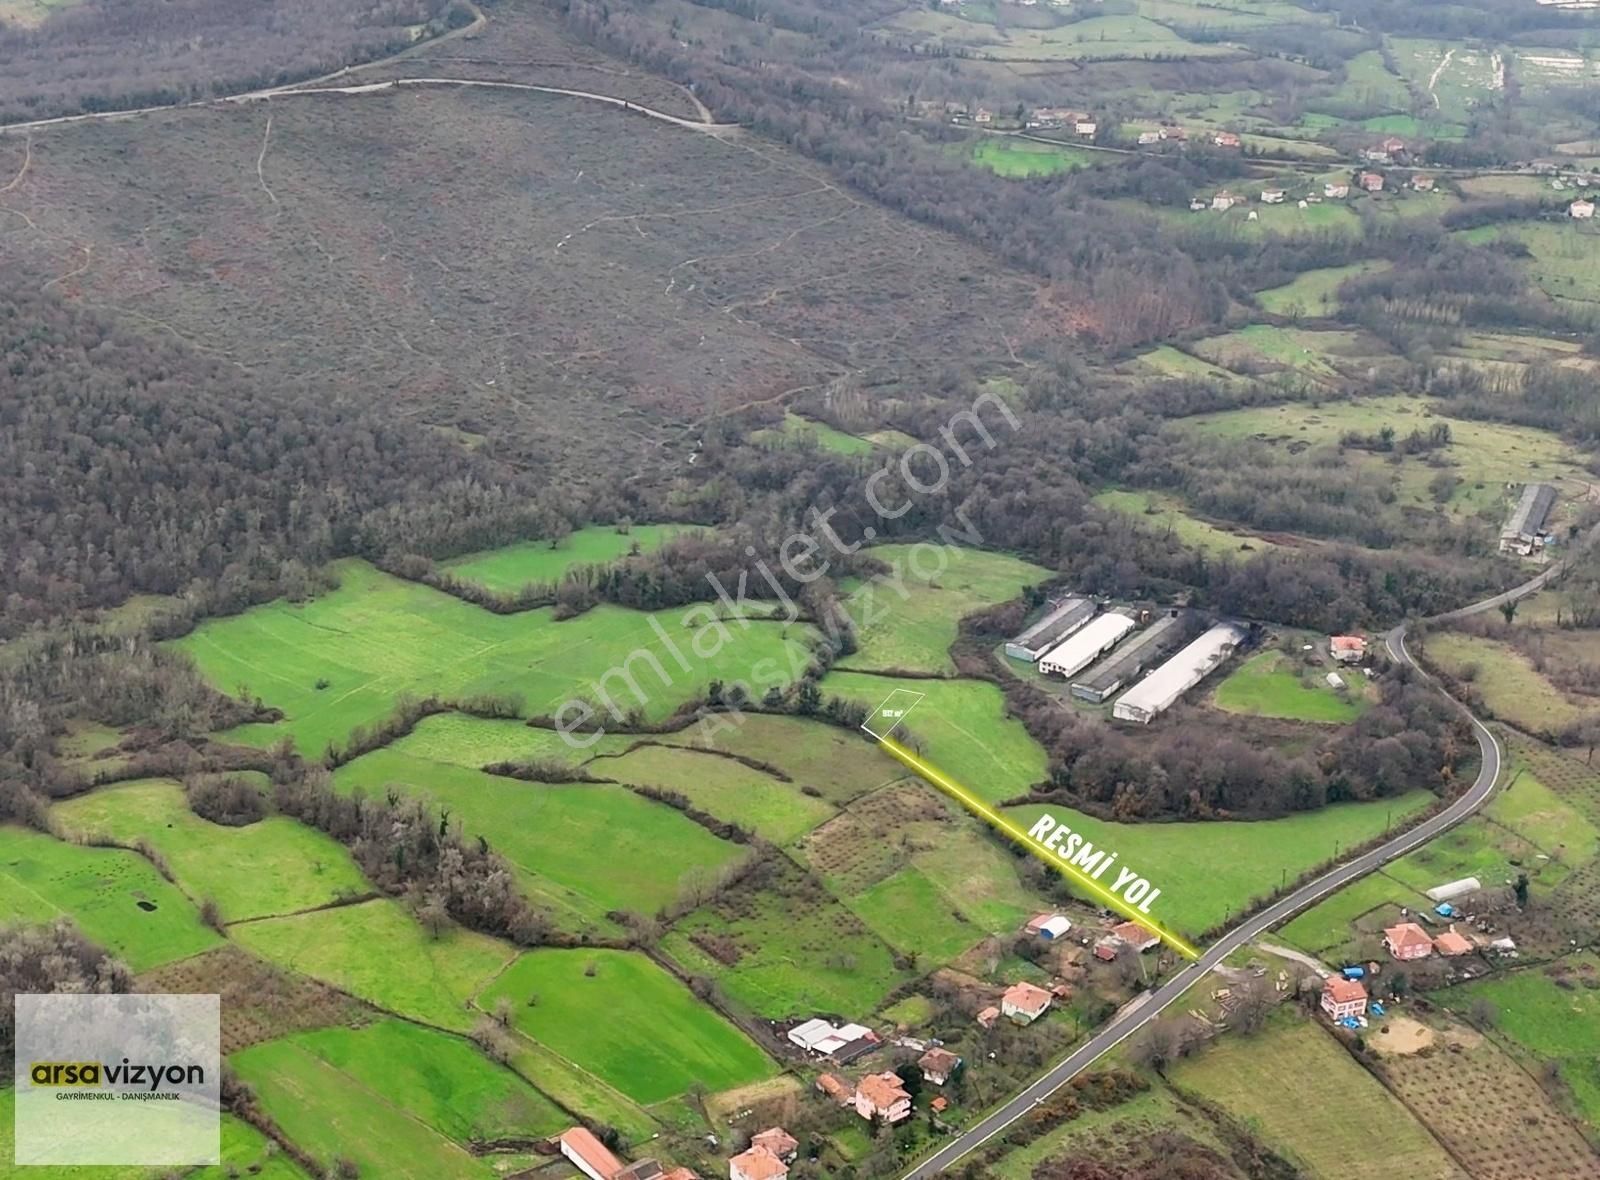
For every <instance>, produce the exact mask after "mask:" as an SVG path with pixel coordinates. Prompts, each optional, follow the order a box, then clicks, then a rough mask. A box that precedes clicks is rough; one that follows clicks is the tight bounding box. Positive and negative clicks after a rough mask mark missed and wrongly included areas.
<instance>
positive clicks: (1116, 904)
mask: <svg viewBox="0 0 1600 1180" xmlns="http://www.w3.org/2000/svg"><path fill="white" fill-rule="evenodd" d="M869 732H870V731H869ZM873 736H875V737H876V736H877V735H875V734H874V735H873ZM878 744H879V745H880V746H882V747H883V748H884V749H885V750H887V751H888V752H889V753H890V755H892V756H893V757H894V758H895V760H896V761H898V762H900V763H902V764H903V765H904V766H906V767H908V768H909V769H910V770H912V771H914V772H915V773H916V774H919V775H921V776H922V777H923V778H925V779H927V780H928V781H929V782H930V783H932V784H933V785H934V786H936V787H938V788H939V789H940V790H941V791H943V792H944V793H945V794H947V795H949V796H950V797H951V798H952V799H954V800H955V801H956V802H957V803H960V804H961V805H962V806H963V807H965V808H966V809H967V810H968V811H970V812H972V813H973V814H974V815H976V816H977V817H978V818H979V819H982V820H984V821H986V822H987V823H989V824H990V825H992V826H993V827H995V828H998V829H999V830H1000V831H1002V832H1004V833H1005V834H1006V835H1008V836H1010V837H1011V838H1012V839H1013V840H1015V841H1016V842H1017V843H1019V844H1021V845H1022V846H1023V847H1024V848H1026V849H1027V850H1028V851H1029V852H1031V853H1033V854H1034V855H1035V856H1037V857H1038V858H1039V859H1040V860H1042V861H1044V863H1045V864H1047V865H1049V866H1051V867H1052V868H1055V869H1059V870H1060V871H1061V872H1063V873H1065V874H1066V875H1067V876H1068V877H1069V878H1071V879H1072V882H1073V883H1074V884H1075V885H1078V886H1080V887H1081V888H1082V889H1083V890H1084V891H1085V892H1087V893H1088V894H1089V895H1090V896H1091V897H1093V898H1094V899H1095V900H1097V901H1100V902H1103V903H1104V904H1105V905H1106V906H1108V907H1109V908H1111V909H1113V910H1116V911H1117V913H1119V914H1122V915H1124V916H1125V917H1128V918H1130V919H1132V920H1133V921H1135V922H1137V923H1139V925H1141V926H1144V927H1146V928H1147V929H1149V930H1152V931H1154V932H1155V933H1156V934H1159V935H1160V936H1161V939H1162V941H1163V942H1165V943H1166V944H1167V945H1168V946H1170V947H1171V948H1172V949H1173V950H1175V951H1177V952H1178V953H1179V954H1181V955H1184V956H1186V957H1188V958H1191V959H1198V958H1199V957H1200V952H1199V951H1197V950H1195V948H1194V947H1192V946H1190V945H1189V944H1188V943H1187V942H1185V941H1184V940H1183V939H1181V938H1179V937H1178V936H1177V935H1176V934H1174V933H1172V931H1170V930H1168V929H1166V928H1165V927H1164V926H1162V925H1161V924H1160V923H1159V922H1155V921H1152V920H1151V918H1150V916H1149V915H1148V914H1141V913H1140V912H1139V911H1138V910H1137V909H1135V908H1134V907H1133V906H1132V905H1131V904H1130V903H1128V902H1126V901H1124V900H1123V899H1122V898H1120V897H1118V896H1117V895H1116V894H1115V893H1112V892H1111V890H1109V889H1107V888H1106V887H1105V886H1104V885H1102V884H1100V882H1098V881H1096V880H1095V879H1094V878H1093V877H1091V876H1089V875H1088V874H1087V873H1085V872H1084V871H1083V870H1082V869H1080V868H1077V867H1076V866H1074V865H1070V864H1067V863H1066V862H1065V861H1063V860H1061V859H1060V858H1059V857H1055V856H1051V855H1050V853H1049V852H1047V851H1046V850H1045V849H1044V848H1042V847H1040V846H1039V844H1038V843H1037V842H1036V841H1034V840H1032V839H1030V838H1029V836H1028V833H1027V832H1025V831H1023V830H1022V829H1021V828H1020V827H1018V826H1017V825H1016V824H1015V823H1014V822H1013V821H1012V820H1010V819H1008V818H1007V817H1006V816H1004V815H1002V814H1001V813H1000V812H998V811H996V810H995V809H994V808H992V807H990V806H989V805H988V804H987V803H985V802H984V801H983V800H982V799H979V798H978V797H977V796H976V795H974V794H973V793H972V792H971V791H968V790H967V789H966V788H965V787H963V786H962V785H961V784H960V783H958V782H956V781H955V780H954V779H952V778H951V777H950V776H949V775H947V774H945V773H944V771H942V770H940V769H938V768H937V767H935V766H930V765H929V764H928V763H927V762H925V761H924V760H923V759H921V758H919V757H917V755H915V754H913V753H912V752H911V751H910V750H908V749H906V748H905V747H904V746H902V745H901V744H900V743H899V742H897V741H895V740H894V739H893V738H892V737H880V738H878Z"/></svg>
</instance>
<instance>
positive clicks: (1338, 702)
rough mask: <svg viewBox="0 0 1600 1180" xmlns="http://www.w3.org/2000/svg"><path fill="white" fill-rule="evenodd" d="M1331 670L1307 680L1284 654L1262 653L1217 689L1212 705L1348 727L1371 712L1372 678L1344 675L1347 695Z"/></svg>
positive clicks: (1354, 673)
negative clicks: (1332, 681) (1332, 682)
mask: <svg viewBox="0 0 1600 1180" xmlns="http://www.w3.org/2000/svg"><path fill="white" fill-rule="evenodd" d="M1325 671H1326V669H1316V670H1312V671H1311V672H1309V673H1308V675H1309V677H1310V681H1311V682H1310V683H1307V677H1306V676H1305V675H1302V673H1301V671H1300V670H1299V669H1297V668H1295V667H1294V664H1293V661H1292V660H1290V659H1289V657H1288V656H1286V655H1284V653H1283V652H1281V651H1263V652H1257V653H1256V654H1255V655H1253V656H1251V657H1250V658H1249V659H1248V660H1246V661H1245V662H1244V663H1243V664H1242V665H1241V666H1240V667H1239V668H1238V669H1237V670H1236V671H1235V672H1234V673H1233V674H1232V675H1230V676H1228V677H1227V679H1225V680H1223V681H1222V683H1220V684H1218V685H1217V688H1216V692H1215V694H1214V695H1213V697H1212V702H1213V703H1214V704H1215V705H1216V706H1217V707H1218V708H1219V709H1226V710H1227V711H1228V712H1230V713H1249V714H1252V715H1253V716H1256V717H1280V718H1285V719H1287V720H1290V721H1316V722H1321V723H1324V724H1328V725H1343V724H1345V723H1347V722H1350V721H1354V720H1355V719H1356V718H1357V717H1359V716H1361V714H1362V713H1364V712H1365V711H1366V706H1367V700H1366V697H1365V695H1364V693H1365V689H1366V678H1365V677H1363V676H1362V675H1361V673H1360V672H1359V671H1346V672H1343V673H1341V676H1342V677H1343V678H1344V681H1345V683H1346V684H1347V685H1348V686H1349V688H1348V690H1347V691H1346V692H1345V693H1343V694H1341V693H1340V692H1339V691H1338V690H1336V689H1333V688H1330V687H1329V686H1328V685H1327V683H1326V682H1325V681H1324V680H1323V675H1324V673H1325Z"/></svg>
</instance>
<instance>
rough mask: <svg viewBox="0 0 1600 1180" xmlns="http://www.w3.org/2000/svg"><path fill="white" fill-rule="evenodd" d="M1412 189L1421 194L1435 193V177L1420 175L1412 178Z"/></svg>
mask: <svg viewBox="0 0 1600 1180" xmlns="http://www.w3.org/2000/svg"><path fill="white" fill-rule="evenodd" d="M1411 187H1412V188H1413V189H1415V190H1416V191H1417V192H1419V193H1431V192H1432V191H1433V177H1431V176H1422V175H1420V174H1419V175H1417V176H1413V177H1412V178H1411Z"/></svg>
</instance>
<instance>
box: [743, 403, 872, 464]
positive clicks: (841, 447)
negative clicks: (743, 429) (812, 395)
mask: <svg viewBox="0 0 1600 1180" xmlns="http://www.w3.org/2000/svg"><path fill="white" fill-rule="evenodd" d="M750 437H751V439H752V440H754V441H755V442H758V443H762V444H765V445H767V446H777V447H804V448H812V449H821V450H824V451H832V452H833V453H834V454H835V455H870V454H871V453H872V451H873V444H872V443H871V442H870V441H869V440H867V439H864V438H860V437H858V436H856V435H854V434H846V433H845V432H844V431H842V430H839V429H837V428H835V427H832V426H829V425H828V424H827V423H826V422H814V421H812V420H811V419H810V418H802V417H801V416H800V415H799V414H796V413H794V412H792V411H791V412H789V413H786V414H785V415H784V417H783V425H782V426H781V427H779V428H777V429H771V430H758V431H756V432H755V433H754V434H753V435H751V436H750Z"/></svg>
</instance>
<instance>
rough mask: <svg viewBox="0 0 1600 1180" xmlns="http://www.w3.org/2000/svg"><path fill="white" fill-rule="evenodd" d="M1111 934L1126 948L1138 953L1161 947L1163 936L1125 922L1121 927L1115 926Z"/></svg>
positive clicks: (1133, 923) (1136, 924)
mask: <svg viewBox="0 0 1600 1180" xmlns="http://www.w3.org/2000/svg"><path fill="white" fill-rule="evenodd" d="M1111 934H1112V936H1113V937H1114V938H1116V940H1117V941H1118V942H1120V943H1122V944H1123V945H1124V946H1129V947H1132V948H1133V949H1134V950H1136V951H1140V952H1143V951H1147V950H1149V949H1150V948H1151V947H1156V946H1160V945H1161V936H1160V935H1158V934H1157V933H1156V932H1155V931H1153V930H1149V929H1147V928H1145V927H1144V926H1141V925H1139V923H1137V922H1124V923H1122V925H1120V926H1113V927H1112V928H1111Z"/></svg>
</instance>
